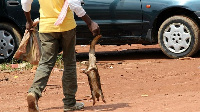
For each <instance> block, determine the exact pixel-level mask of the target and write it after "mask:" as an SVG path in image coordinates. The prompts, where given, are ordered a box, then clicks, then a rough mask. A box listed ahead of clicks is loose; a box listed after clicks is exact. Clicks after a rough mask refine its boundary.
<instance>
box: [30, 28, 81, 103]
mask: <svg viewBox="0 0 200 112" xmlns="http://www.w3.org/2000/svg"><path fill="white" fill-rule="evenodd" d="M39 37H40V40H41V52H42V55H41V59H40V62H39V65H38V68H37V71H36V74H35V78H34V80H33V84H32V86H31V88H30V89H29V92H33V93H35V94H36V95H37V96H38V98H39V97H41V94H42V91H43V90H44V88H45V87H46V85H47V82H48V79H49V76H50V74H51V71H52V69H53V67H54V65H55V62H56V60H57V55H58V50H59V46H61V47H62V49H63V62H64V72H63V76H62V85H63V94H64V96H65V97H64V98H63V102H64V106H73V105H74V104H75V103H76V100H75V94H76V91H77V74H76V56H75V45H76V30H75V29H72V30H70V31H66V32H55V33H40V34H39Z"/></svg>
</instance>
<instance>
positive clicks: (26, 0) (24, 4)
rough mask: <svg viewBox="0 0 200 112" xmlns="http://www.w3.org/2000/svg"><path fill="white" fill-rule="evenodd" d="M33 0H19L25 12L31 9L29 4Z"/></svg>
mask: <svg viewBox="0 0 200 112" xmlns="http://www.w3.org/2000/svg"><path fill="white" fill-rule="evenodd" d="M32 2H33V0H21V4H22V9H23V10H24V11H25V12H29V11H30V10H31V4H32Z"/></svg>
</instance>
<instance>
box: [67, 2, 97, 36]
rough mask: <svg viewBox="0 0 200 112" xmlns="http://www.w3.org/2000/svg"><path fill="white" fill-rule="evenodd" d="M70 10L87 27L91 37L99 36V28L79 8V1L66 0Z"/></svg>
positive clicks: (80, 7) (81, 8)
mask: <svg viewBox="0 0 200 112" xmlns="http://www.w3.org/2000/svg"><path fill="white" fill-rule="evenodd" d="M68 2H69V7H70V9H71V10H72V11H73V12H75V13H76V15H77V16H78V17H80V18H81V19H82V20H83V21H85V23H86V24H87V25H88V27H89V29H90V31H91V32H92V34H93V36H97V35H99V34H100V28H99V26H98V24H97V23H96V22H94V21H92V20H91V18H90V17H89V16H88V15H87V14H86V12H85V10H84V9H83V7H82V6H81V1H80V0H68Z"/></svg>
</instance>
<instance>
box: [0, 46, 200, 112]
mask: <svg viewBox="0 0 200 112" xmlns="http://www.w3.org/2000/svg"><path fill="white" fill-rule="evenodd" d="M76 50H77V53H78V54H77V74H78V86H79V87H78V92H77V95H76V96H77V100H78V101H81V102H84V103H85V108H84V111H85V112H200V52H198V53H197V55H195V56H194V57H193V58H186V59H169V58H168V57H167V56H165V55H164V54H163V53H162V52H161V50H160V49H159V47H158V45H154V46H142V45H132V46H128V45H124V46H99V45H98V46H97V47H96V52H97V53H96V57H97V61H98V62H97V66H98V68H99V72H100V76H101V82H102V90H103V92H104V96H105V100H106V101H107V103H106V104H104V103H103V102H102V101H101V100H100V102H97V103H96V105H95V106H92V100H90V96H91V95H90V89H89V85H88V81H87V76H86V75H85V74H84V73H81V70H82V69H84V68H85V66H84V64H82V63H81V62H82V61H86V60H88V50H89V46H77V47H76ZM5 77H6V78H8V80H1V81H0V112H13V111H14V112H27V103H26V94H27V93H26V92H27V90H28V88H29V87H30V85H31V83H32V79H33V77H34V73H31V72H30V70H26V71H15V72H5V71H0V78H1V79H4V78H5ZM61 77H62V70H59V69H54V70H53V71H52V74H51V76H50V79H49V82H48V85H47V87H46V89H45V91H44V92H43V97H42V98H41V99H40V100H39V108H40V111H41V112H62V111H63V109H62V108H63V107H62V106H63V103H62V98H63V95H62V84H61Z"/></svg>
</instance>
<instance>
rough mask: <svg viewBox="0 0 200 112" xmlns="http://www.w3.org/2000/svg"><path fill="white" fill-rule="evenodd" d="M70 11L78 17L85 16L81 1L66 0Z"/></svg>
mask: <svg viewBox="0 0 200 112" xmlns="http://www.w3.org/2000/svg"><path fill="white" fill-rule="evenodd" d="M68 3H69V7H70V9H71V10H72V11H73V12H75V13H76V15H77V16H78V17H82V16H84V15H85V14H86V12H85V10H84V9H83V7H82V6H81V0H68Z"/></svg>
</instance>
